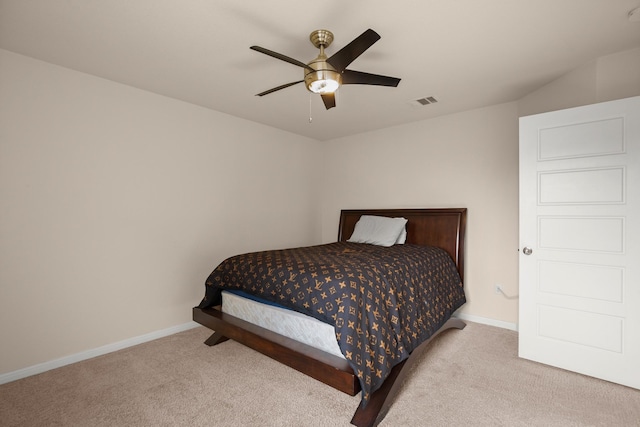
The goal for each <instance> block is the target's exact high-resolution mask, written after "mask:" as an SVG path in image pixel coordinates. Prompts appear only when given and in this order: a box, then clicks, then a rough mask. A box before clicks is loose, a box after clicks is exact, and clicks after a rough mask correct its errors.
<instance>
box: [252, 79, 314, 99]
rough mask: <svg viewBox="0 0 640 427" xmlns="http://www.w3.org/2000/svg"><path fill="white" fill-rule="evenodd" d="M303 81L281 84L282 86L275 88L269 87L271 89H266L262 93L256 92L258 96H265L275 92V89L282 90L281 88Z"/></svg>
mask: <svg viewBox="0 0 640 427" xmlns="http://www.w3.org/2000/svg"><path fill="white" fill-rule="evenodd" d="M303 81H304V80H298V81H297V82H291V83H286V84H283V85H281V86H278V87H274V88H273V89H269V90H265V91H264V92H260V93H258V94H256V96H265V95H269V94H270V93H272V92H275V91H277V90H280V89H284V88H287V87H289V86H293V85H297V84H298V83H302V82H303Z"/></svg>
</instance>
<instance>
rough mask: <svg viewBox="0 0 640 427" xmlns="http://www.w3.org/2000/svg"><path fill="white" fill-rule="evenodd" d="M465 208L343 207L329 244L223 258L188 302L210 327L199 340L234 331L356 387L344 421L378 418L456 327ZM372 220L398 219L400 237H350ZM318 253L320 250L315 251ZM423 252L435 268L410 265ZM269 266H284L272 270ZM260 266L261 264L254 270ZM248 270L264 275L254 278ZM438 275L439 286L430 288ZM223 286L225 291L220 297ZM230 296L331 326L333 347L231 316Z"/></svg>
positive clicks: (289, 361)
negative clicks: (434, 345) (196, 299)
mask: <svg viewBox="0 0 640 427" xmlns="http://www.w3.org/2000/svg"><path fill="white" fill-rule="evenodd" d="M466 215H467V210H466V208H446V209H366V210H342V211H341V214H340V223H339V229H338V241H337V242H335V243H332V244H327V245H318V246H314V247H308V248H293V249H289V250H279V251H263V252H259V253H253V254H242V255H239V256H237V257H231V258H229V259H227V260H225V261H224V262H223V263H221V264H220V265H219V266H218V267H216V269H215V270H214V271H213V272H212V274H211V275H210V276H209V278H208V279H207V283H206V287H205V290H206V295H205V298H204V299H203V302H202V303H201V304H200V305H199V306H198V307H195V308H194V309H193V319H194V320H195V321H196V322H198V323H200V324H202V325H204V326H206V327H208V328H210V329H212V330H213V331H214V333H213V334H212V335H211V337H209V338H208V339H207V340H206V341H205V343H206V344H207V345H216V344H220V343H222V342H224V341H226V340H227V339H233V340H235V341H237V342H240V343H242V344H244V345H246V346H248V347H250V348H253V349H254V350H257V351H259V352H261V353H263V354H265V355H267V356H269V357H271V358H273V359H275V360H278V361H279V362H281V363H284V364H285V365H288V366H290V367H292V368H294V369H296V370H298V371H300V372H302V373H304V374H307V375H309V376H311V377H313V378H315V379H317V380H319V381H322V382H323V383H325V384H327V385H329V386H332V387H334V388H336V389H338V390H340V391H342V392H345V393H348V394H350V395H355V394H357V393H359V392H361V391H362V394H361V396H362V400H361V403H360V405H359V407H358V408H357V409H356V411H355V413H354V416H353V418H352V419H351V423H352V424H354V425H356V426H360V427H364V426H374V425H377V424H378V423H379V422H380V421H381V420H382V419H383V418H384V416H385V414H386V413H387V411H388V409H389V407H390V405H391V403H392V401H393V399H394V396H395V395H396V394H397V392H398V391H399V389H400V385H401V384H402V382H403V378H404V377H405V376H406V375H407V374H408V373H409V372H410V371H411V365H412V364H413V363H415V362H416V361H417V360H418V359H419V358H420V354H421V353H422V352H423V351H424V350H425V349H426V348H427V347H428V344H429V342H430V341H431V340H432V339H433V338H435V337H436V336H437V335H438V334H440V333H441V332H443V331H445V330H448V329H451V328H456V329H463V328H464V326H465V324H464V322H462V321H461V320H460V319H458V318H455V317H452V314H453V312H454V311H455V310H456V309H458V308H459V307H460V306H461V305H462V304H464V302H465V299H464V291H463V290H462V282H463V279H464V235H465V227H466ZM372 218H377V219H384V220H387V219H388V220H391V219H394V220H396V221H397V220H399V219H405V220H406V222H405V223H403V229H404V230H405V231H406V235H403V236H402V239H403V240H406V241H405V242H404V244H392V245H391V246H390V247H387V246H379V245H378V244H375V245H372V244H363V243H353V242H349V241H348V240H351V239H354V237H355V236H356V234H358V233H355V234H354V231H358V232H359V231H361V230H362V229H363V225H362V224H364V223H365V219H372ZM394 226H395V224H394ZM399 238H400V237H399ZM356 241H357V239H356ZM318 251H320V252H322V254H321V255H317V253H318ZM316 255H317V256H322V257H325V256H326V257H328V258H326V259H325V258H322V259H323V264H322V267H321V268H319V269H316V266H317V265H318V264H307V258H306V257H307V256H309V257H310V258H314V257H316ZM362 257H366V258H362ZM369 257H373V258H369ZM300 258H304V262H302V261H300V260H299V259H300ZM314 259H315V258H314ZM361 259H364V260H365V263H364V264H366V266H365V267H362V269H360V264H357V263H358V262H361ZM405 259H406V260H407V261H406V264H407V265H406V266H405V264H404V263H405ZM432 259H433V260H432ZM283 260H284V261H283ZM292 260H297V261H295V262H294V261H292ZM426 260H429V261H428V262H429V263H434V264H433V265H435V267H431V264H429V265H428V266H427V268H428V269H429V270H428V272H427V271H423V270H415V271H414V270H412V269H413V268H422V267H424V266H423V264H425V263H426V262H427V261H426ZM397 262H400V263H401V264H397ZM241 263H244V264H241ZM440 263H442V265H440ZM293 264H297V265H293ZM325 264H326V265H325ZM448 264H450V265H448ZM275 265H277V266H280V267H283V266H284V267H287V268H286V269H285V268H284V267H283V268H271V266H275ZM257 266H260V267H257ZM265 266H267V267H268V268H265V270H269V271H268V272H267V271H261V272H260V273H259V274H258V273H257V272H256V271H255V270H254V269H255V268H262V267H265ZM310 266H311V267H310ZM327 266H329V267H327ZM294 267H295V268H297V269H295V268H294ZM306 270H313V271H306ZM320 270H323V271H320ZM325 270H326V271H325ZM329 270H331V271H329ZM434 272H435V273H434ZM440 272H442V274H443V277H442V278H440V276H439V275H440ZM267 273H274V276H273V277H270V276H267ZM278 274H279V276H278ZM323 274H324V275H323ZM332 275H333V276H332ZM327 276H329V278H327ZM257 277H258V278H259V277H261V278H262V279H264V280H257V281H256V280H255V279H256V278H257ZM267 277H270V278H269V279H268V280H267V279H266V278H267ZM347 277H348V280H347ZM239 278H244V279H246V278H249V279H248V282H251V283H249V284H239V282H240V281H241V280H240V279H239ZM251 278H253V280H252V279H251ZM244 279H243V280H244ZM333 279H335V281H333V282H332V280H333ZM338 279H343V280H338ZM436 280H437V283H436V282H434V283H436V285H434V284H433V283H432V281H436ZM303 281H304V282H303ZM314 281H315V283H314ZM257 282H260V283H259V284H256V283H257ZM325 282H326V283H327V285H325ZM374 282H375V283H374ZM396 282H403V283H404V285H403V286H404V287H397V288H396V287H395V283H396ZM440 282H442V285H440V284H439V283H440ZM423 283H424V286H423ZM427 283H428V286H427ZM445 283H446V289H444V290H441V289H439V288H442V287H445ZM418 285H419V286H418ZM305 287H306V288H305ZM312 288H317V289H312ZM349 288H352V289H351V290H349ZM423 288H424V290H422V289H423ZM304 289H307V290H308V292H304ZM372 289H373V290H374V292H373V293H372V292H371V290H372ZM426 289H428V292H427V291H426ZM394 290H395V291H397V292H396V293H397V295H395V294H394ZM227 291H229V292H227ZM316 291H317V292H316ZM434 292H435V293H434ZM438 292H442V293H438ZM223 294H224V295H227V297H224V299H223ZM249 294H254V296H251V295H249ZM307 294H308V295H307ZM376 295H377V296H380V298H377V297H376ZM365 296H366V297H365ZM247 297H248V298H247ZM414 297H415V298H414ZM226 298H229V299H226ZM356 298H357V302H356ZM232 299H236V300H238V301H240V302H242V300H243V299H247V300H251V301H250V304H249V306H250V307H252V308H251V311H254V310H261V311H260V314H259V315H258V316H257V317H262V318H269V317H270V316H271V315H270V314H269V315H267V314H265V313H267V312H270V311H273V310H274V309H275V310H281V311H283V312H284V314H285V316H286V312H287V310H294V311H296V312H301V313H302V314H303V315H304V316H308V317H309V318H310V319H311V320H312V321H313V320H315V321H318V320H319V321H320V322H319V323H323V324H325V325H326V324H331V326H332V327H333V328H334V333H335V337H336V341H337V344H338V346H339V351H338V352H332V351H331V350H326V349H323V350H320V349H318V348H316V347H315V346H312V345H310V344H309V343H308V342H307V343H305V342H301V341H300V340H299V339H295V337H297V335H296V333H294V334H293V335H291V334H289V335H290V336H286V335H287V334H283V333H276V332H274V331H273V330H270V329H271V328H269V329H268V327H264V326H258V325H256V324H255V323H253V322H252V321H248V320H247V319H249V318H246V317H244V318H243V316H241V315H231V314H229V313H228V312H226V311H228V310H225V308H226V307H227V306H231V305H232V304H231V301H232ZM414 299H416V300H419V301H424V302H425V304H426V305H428V308H424V307H422V306H420V305H417V304H416V305H415V306H414V305H413V301H414ZM295 300H299V301H295ZM409 300H411V301H412V303H411V304H409ZM374 301H375V302H374ZM295 304H298V306H296V305H295ZM376 304H378V305H376ZM274 306H275V308H273V307H274ZM303 306H304V307H303ZM255 307H258V308H255ZM296 307H297V308H296ZM305 307H306V308H305ZM345 307H346V308H345ZM262 309H264V311H262ZM340 310H342V311H340ZM345 311H347V312H349V314H346V313H345ZM295 315H299V313H296V314H295ZM349 316H351V317H349ZM405 318H406V320H405ZM399 319H400V320H399ZM249 320H250V319H249ZM279 322H280V321H279V320H278V321H277V322H276V323H279ZM347 325H349V328H347ZM399 325H400V326H399ZM403 328H404V329H403ZM380 331H383V332H380ZM394 331H395V332H394ZM354 337H355V338H354ZM313 341H315V340H313ZM340 353H342V354H340Z"/></svg>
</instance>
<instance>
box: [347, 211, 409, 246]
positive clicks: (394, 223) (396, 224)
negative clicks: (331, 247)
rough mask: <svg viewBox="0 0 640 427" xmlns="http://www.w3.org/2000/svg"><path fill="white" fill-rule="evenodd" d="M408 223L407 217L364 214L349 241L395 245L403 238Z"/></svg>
mask: <svg viewBox="0 0 640 427" xmlns="http://www.w3.org/2000/svg"><path fill="white" fill-rule="evenodd" d="M406 224H407V219H406V218H388V217H385V216H374V215H362V216H361V217H360V219H359V220H358V222H356V226H355V228H354V230H353V234H352V235H351V238H350V239H349V240H347V242H351V243H370V244H372V245H379V246H387V247H388V246H393V245H394V243H396V242H398V241H399V239H400V240H401V234H402V232H403V231H405V228H404V227H405V225H406ZM405 239H406V234H405Z"/></svg>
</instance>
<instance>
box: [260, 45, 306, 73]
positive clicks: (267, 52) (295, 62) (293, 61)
mask: <svg viewBox="0 0 640 427" xmlns="http://www.w3.org/2000/svg"><path fill="white" fill-rule="evenodd" d="M249 49H253V50H255V51H257V52H260V53H264V54H265V55H269V56H272V57H274V58H277V59H280V60H281V61H285V62H288V63H289V64H293V65H297V66H298V67H302V68H306V69H307V70H309V71H315V70H314V69H313V68H311V67H309V66H308V65H307V64H305V63H304V62H300V61H298V60H297V59H293V58H290V57H288V56H286V55H283V54H281V53H278V52H274V51H272V50H269V49H265V48H263V47H260V46H251V47H250V48H249Z"/></svg>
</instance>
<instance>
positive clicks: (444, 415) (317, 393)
mask: <svg viewBox="0 0 640 427" xmlns="http://www.w3.org/2000/svg"><path fill="white" fill-rule="evenodd" d="M467 323H468V326H467V328H465V329H464V330H461V331H460V330H456V329H452V330H450V331H447V332H445V333H443V334H442V335H441V336H440V337H438V338H437V339H436V340H435V341H434V342H433V344H432V346H431V348H430V350H429V351H427V354H426V355H425V356H423V357H422V360H421V361H420V363H418V365H417V367H416V368H414V370H413V373H412V375H411V376H410V379H409V380H408V381H407V382H406V383H405V384H404V386H403V388H402V391H401V392H400V394H399V395H398V397H397V399H396V401H395V403H394V404H393V406H392V407H391V410H390V411H389V413H388V414H387V416H386V418H385V419H384V420H383V422H382V423H381V426H607V427H609V426H640V391H638V390H635V389H630V388H626V387H623V386H619V385H616V384H611V383H608V382H605V381H600V380H597V379H594V378H589V377H585V376H582V375H578V374H574V373H571V372H566V371H563V370H560V369H555V368H551V367H548V366H543V365H540V364H537V363H534V362H530V361H526V360H522V359H518V357H517V339H518V337H517V333H515V332H513V331H508V330H504V329H500V328H495V327H491V326H486V325H480V324H475V323H471V322H467ZM209 335H210V331H209V330H208V329H205V328H196V329H193V330H189V331H186V332H182V333H179V334H176V335H173V336H170V337H166V338H162V339H159V340H157V341H153V342H150V343H146V344H142V345H139V346H136V347H132V348H129V349H125V350H122V351H118V352H116V353H111V354H108V355H105V356H101V357H97V358H95V359H91V360H87V361H83V362H80V363H76V364H74V365H70V366H66V367H63V368H59V369H56V370H53V371H49V372H46V373H43V374H40V375H36V376H33V377H29V378H25V379H22V380H19V381H15V382H12V383H8V384H4V385H2V386H0V425H2V426H296V427H297V426H348V425H349V421H350V420H351V416H352V415H353V412H354V411H355V409H356V407H357V405H358V403H359V397H358V396H355V397H352V396H348V395H345V394H343V393H341V392H339V391H336V390H334V389H332V388H330V387H328V386H326V385H324V384H321V383H319V382H317V381H315V380H313V379H311V378H308V377H306V376H304V375H302V374H300V373H298V372H297V371H294V370H292V369H290V368H287V367H285V366H283V365H281V364H279V363H277V362H275V361H273V360H271V359H269V358H267V357H265V356H262V355H261V354H259V353H256V352H255V351H253V350H250V349H248V348H246V347H244V346H242V345H240V344H237V343H235V342H232V341H227V342H225V343H223V344H221V345H218V346H215V347H207V346H206V345H204V344H203V343H202V342H203V341H204V340H205V339H206V338H207V337H208V336H209Z"/></svg>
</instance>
